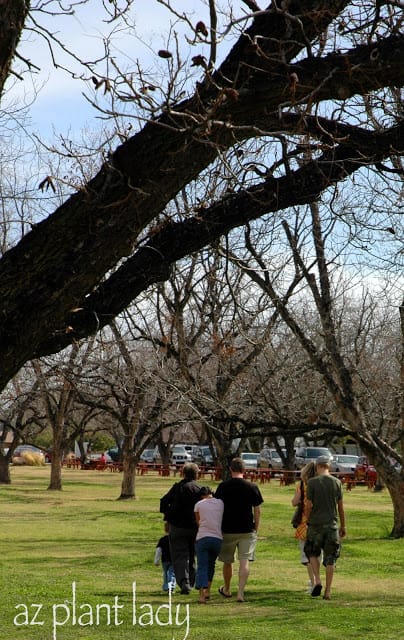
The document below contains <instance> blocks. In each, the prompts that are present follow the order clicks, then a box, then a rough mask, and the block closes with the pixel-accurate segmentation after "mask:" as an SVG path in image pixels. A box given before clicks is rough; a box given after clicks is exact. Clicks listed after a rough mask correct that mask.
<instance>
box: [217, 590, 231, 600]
mask: <svg viewBox="0 0 404 640" xmlns="http://www.w3.org/2000/svg"><path fill="white" fill-rule="evenodd" d="M218 591H219V593H220V595H221V596H223V598H231V597H232V596H231V593H225V592H224V587H219V589H218Z"/></svg>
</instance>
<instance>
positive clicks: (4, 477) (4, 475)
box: [0, 455, 11, 484]
mask: <svg viewBox="0 0 404 640" xmlns="http://www.w3.org/2000/svg"><path fill="white" fill-rule="evenodd" d="M0 484H11V477H10V464H9V461H8V460H7V458H6V457H5V456H3V455H0Z"/></svg>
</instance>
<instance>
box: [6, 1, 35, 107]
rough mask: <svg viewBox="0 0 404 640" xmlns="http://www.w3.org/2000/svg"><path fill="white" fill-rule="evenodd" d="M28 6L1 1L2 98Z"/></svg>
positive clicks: (15, 2) (16, 2)
mask: <svg viewBox="0 0 404 640" xmlns="http://www.w3.org/2000/svg"><path fill="white" fill-rule="evenodd" d="M28 5H29V3H28V2H26V0H1V1H0V13H1V20H0V43H1V45H0V96H1V94H2V93H3V88H4V84H5V82H6V80H7V78H8V76H9V75H10V68H11V63H12V61H13V58H14V55H15V52H16V49H17V45H18V42H19V40H20V36H21V32H22V30H23V27H24V23H25V18H26V17H27V14H28V8H29V7H28Z"/></svg>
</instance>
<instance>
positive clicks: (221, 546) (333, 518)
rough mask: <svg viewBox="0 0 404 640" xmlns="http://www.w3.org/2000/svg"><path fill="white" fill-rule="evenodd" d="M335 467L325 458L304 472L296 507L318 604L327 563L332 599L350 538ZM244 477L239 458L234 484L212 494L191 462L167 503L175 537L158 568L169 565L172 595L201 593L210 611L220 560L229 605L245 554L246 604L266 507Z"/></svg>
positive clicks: (170, 535)
mask: <svg viewBox="0 0 404 640" xmlns="http://www.w3.org/2000/svg"><path fill="white" fill-rule="evenodd" d="M329 462H330V461H329V460H328V459H327V460H325V459H323V457H322V458H320V459H319V460H318V462H317V464H316V465H313V467H312V468H307V469H306V468H305V469H303V470H302V473H301V481H300V482H299V483H297V485H296V492H295V495H294V497H293V500H292V504H295V505H296V504H298V503H299V502H300V501H301V502H302V503H303V505H304V509H303V517H302V521H301V523H300V524H299V525H298V527H297V529H296V537H297V539H298V540H299V544H300V547H301V561H302V563H303V564H305V565H307V567H308V572H309V577H310V593H311V595H312V596H313V597H316V596H319V595H320V594H321V592H322V583H321V578H320V561H321V556H322V557H323V564H324V566H325V567H326V585H325V592H324V598H325V599H327V600H328V599H330V590H331V583H332V578H333V571H334V566H335V562H336V560H337V558H338V556H339V540H340V537H343V536H344V535H345V516H344V508H343V501H342V485H341V482H340V481H339V480H338V479H337V478H334V477H333V476H331V474H330V473H329ZM244 471H245V469H244V463H243V461H242V460H241V458H234V459H233V460H232V461H231V463H230V474H231V477H230V478H229V479H228V480H224V481H223V482H221V483H220V484H219V486H218V487H217V489H216V492H215V494H213V492H212V490H211V489H210V488H209V487H205V486H200V485H199V484H198V482H197V477H198V466H197V465H196V464H194V463H188V464H185V465H184V468H183V478H182V480H181V481H179V482H177V483H175V484H174V485H173V486H172V487H171V489H170V490H169V491H168V492H167V493H166V494H165V495H164V496H163V497H162V498H161V500H160V511H161V512H162V513H163V514H164V523H165V528H166V532H167V535H166V536H163V538H161V539H160V540H159V542H158V544H157V549H156V557H155V563H156V564H157V563H158V562H160V561H161V562H162V566H163V580H164V584H163V589H165V590H172V589H174V588H175V586H176V585H177V586H178V587H179V588H180V590H181V593H182V594H189V593H191V590H192V589H193V588H194V587H195V588H196V589H198V590H199V602H200V603H201V604H206V603H207V602H208V601H209V598H210V591H211V585H212V580H213V577H214V573H215V563H216V560H217V559H219V561H221V562H222V563H223V585H222V586H220V587H219V589H218V591H219V594H220V595H221V596H222V597H223V598H231V597H232V596H233V594H232V590H231V581H232V577H233V565H234V562H235V558H236V552H237V559H238V563H239V567H238V585H237V595H236V599H237V602H244V600H245V587H246V584H247V580H248V577H249V572H250V562H251V561H253V560H254V559H255V549H256V544H257V534H258V528H259V524H260V515H261V509H260V505H261V504H262V503H263V497H262V495H261V492H260V490H259V488H258V486H257V485H256V484H255V483H254V482H250V481H248V480H245V479H244ZM337 514H338V516H339V519H340V528H339V531H338V526H337ZM163 547H164V548H165V550H164V551H163ZM159 550H160V551H159ZM195 555H196V566H195Z"/></svg>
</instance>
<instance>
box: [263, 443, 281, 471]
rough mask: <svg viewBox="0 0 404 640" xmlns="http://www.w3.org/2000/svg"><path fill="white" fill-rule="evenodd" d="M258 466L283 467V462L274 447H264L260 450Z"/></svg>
mask: <svg viewBox="0 0 404 640" xmlns="http://www.w3.org/2000/svg"><path fill="white" fill-rule="evenodd" d="M283 451H286V450H283ZM259 466H260V467H264V468H265V469H283V466H284V462H283V460H282V458H281V456H280V455H279V453H278V451H277V450H276V449H269V448H268V447H265V448H264V449H263V450H262V451H260V455H259Z"/></svg>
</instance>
